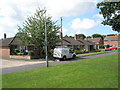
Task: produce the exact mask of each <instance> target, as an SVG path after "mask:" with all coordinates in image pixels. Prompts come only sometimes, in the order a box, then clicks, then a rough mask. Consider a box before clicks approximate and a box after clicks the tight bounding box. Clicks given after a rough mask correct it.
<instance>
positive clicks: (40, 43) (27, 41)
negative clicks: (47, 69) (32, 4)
mask: <svg viewBox="0 0 120 90" xmlns="http://www.w3.org/2000/svg"><path fill="white" fill-rule="evenodd" d="M45 13H46V10H45V9H43V10H41V9H37V10H36V13H34V15H33V16H31V17H28V18H27V19H26V20H25V22H24V23H23V26H22V27H20V26H18V31H19V34H18V36H19V37H20V39H21V41H22V44H23V45H33V46H34V47H35V49H36V51H37V52H38V55H39V56H40V55H41V54H42V52H43V51H44V45H45V22H46V29H47V39H48V42H47V44H48V49H49V48H50V47H54V46H55V45H56V43H57V42H58V41H59V40H58V38H56V37H57V33H58V32H59V31H58V30H59V29H60V26H58V25H56V22H53V21H52V20H51V19H52V17H51V16H46V15H45Z"/></svg>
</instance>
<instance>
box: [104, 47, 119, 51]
mask: <svg viewBox="0 0 120 90" xmlns="http://www.w3.org/2000/svg"><path fill="white" fill-rule="evenodd" d="M115 49H117V47H110V48H107V49H105V51H109V50H115Z"/></svg>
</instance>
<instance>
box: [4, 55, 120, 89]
mask: <svg viewBox="0 0 120 90" xmlns="http://www.w3.org/2000/svg"><path fill="white" fill-rule="evenodd" d="M2 78H3V79H2V80H3V82H2V84H3V88H118V55H117V54H114V55H109V56H104V57H99V58H93V59H88V60H83V61H77V62H72V63H67V64H61V65H56V66H50V67H49V68H40V69H34V70H29V71H22V72H17V73H11V74H4V75H3V76H2Z"/></svg>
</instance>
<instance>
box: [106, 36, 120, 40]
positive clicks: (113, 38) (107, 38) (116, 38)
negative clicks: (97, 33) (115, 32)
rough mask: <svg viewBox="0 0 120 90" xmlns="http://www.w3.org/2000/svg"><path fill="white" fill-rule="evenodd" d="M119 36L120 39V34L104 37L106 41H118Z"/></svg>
mask: <svg viewBox="0 0 120 90" xmlns="http://www.w3.org/2000/svg"><path fill="white" fill-rule="evenodd" d="M118 38H119V39H120V36H106V37H105V38H104V41H106V40H112V41H116V40H117V41H118Z"/></svg>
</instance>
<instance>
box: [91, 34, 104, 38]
mask: <svg viewBox="0 0 120 90" xmlns="http://www.w3.org/2000/svg"><path fill="white" fill-rule="evenodd" d="M92 37H93V38H97V37H101V38H103V36H102V35H101V34H93V35H92Z"/></svg>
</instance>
